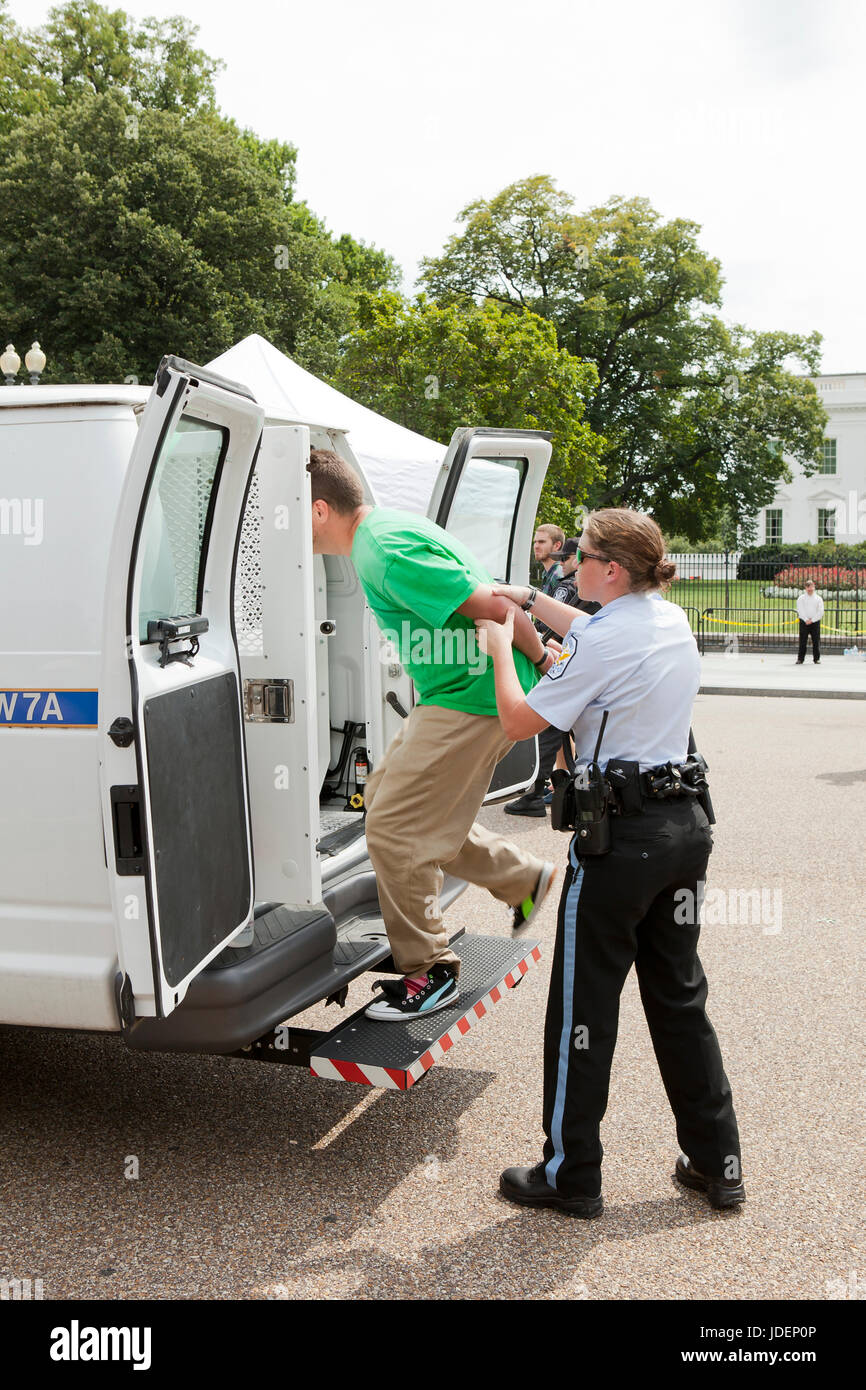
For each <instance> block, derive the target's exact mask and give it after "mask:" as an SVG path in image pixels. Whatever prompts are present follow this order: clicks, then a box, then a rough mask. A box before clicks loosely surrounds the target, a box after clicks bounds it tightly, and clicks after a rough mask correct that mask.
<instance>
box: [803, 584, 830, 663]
mask: <svg viewBox="0 0 866 1390" xmlns="http://www.w3.org/2000/svg"><path fill="white" fill-rule="evenodd" d="M797 616H798V618H799V619H800V648H799V651H798V652H797V665H798V666H802V665H803V662H804V661H805V660H806V640H807V638H809V637H811V639H812V660H813V661H814V663H815V665H816V666H817V665H818V662H819V661H820V660H821V647H820V638H821V619H822V618H823V616H824V600H823V599H822V597H821V595H820V594H816V593H815V581H814V579H807V580H806V588H805V590H804V591H803V593H802V594H801V595H800V597H799V598H798V599H797Z"/></svg>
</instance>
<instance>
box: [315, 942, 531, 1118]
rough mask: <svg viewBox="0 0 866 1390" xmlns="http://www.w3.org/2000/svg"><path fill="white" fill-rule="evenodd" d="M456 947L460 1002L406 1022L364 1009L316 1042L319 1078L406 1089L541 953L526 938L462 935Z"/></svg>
mask: <svg viewBox="0 0 866 1390" xmlns="http://www.w3.org/2000/svg"><path fill="white" fill-rule="evenodd" d="M453 945H454V951H455V954H456V955H457V956H459V958H460V978H459V980H458V985H459V988H460V997H459V999H458V1000H457V1002H456V1004H452V1005H451V1007H450V1008H447V1009H440V1010H439V1011H438V1012H437V1013H433V1014H428V1015H427V1016H426V1017H421V1018H413V1019H411V1020H408V1021H407V1022H405V1023H404V1022H402V1021H401V1022H399V1023H383V1022H381V1021H377V1020H375V1019H370V1018H366V1017H365V1015H364V1010H363V1009H362V1010H359V1012H358V1013H356V1014H354V1015H353V1016H352V1017H351V1018H349V1019H347V1020H346V1022H345V1023H343V1024H341V1025H340V1027H339V1028H336V1029H335V1030H334V1032H333V1033H329V1034H328V1035H327V1036H326V1037H325V1038H323V1039H322V1040H321V1041H320V1042H318V1043H316V1044H315V1046H314V1048H313V1053H312V1056H311V1058H310V1070H311V1071H312V1072H313V1074H314V1075H315V1076H321V1077H329V1078H331V1079H332V1080H342V1081H357V1082H360V1083H361V1084H362V1085H367V1086H390V1087H395V1088H397V1089H399V1090H406V1089H407V1088H408V1087H409V1086H411V1085H413V1084H414V1082H415V1081H417V1080H418V1079H419V1077H420V1076H423V1074H424V1072H425V1071H427V1070H429V1068H430V1067H431V1066H432V1065H433V1064H434V1062H436V1061H438V1060H439V1059H440V1058H441V1057H442V1056H444V1055H445V1053H446V1052H448V1051H449V1050H450V1048H451V1047H452V1046H453V1045H454V1043H455V1042H457V1041H459V1039H460V1037H462V1036H463V1035H465V1033H467V1032H468V1031H469V1029H470V1028H471V1027H473V1026H474V1025H475V1024H476V1023H477V1022H478V1021H479V1020H480V1019H481V1018H483V1017H484V1015H485V1014H486V1012H487V1011H488V1009H489V1008H490V1007H491V1005H492V1004H494V1003H497V1002H499V999H501V998H502V997H503V996H504V995H505V994H506V993H507V992H508V990H509V989H511V988H513V986H514V984H516V983H519V981H520V980H521V979H522V977H523V975H524V974H525V972H526V970H527V969H528V968H529V966H530V965H532V964H534V963H535V961H537V960H538V958H539V956H540V954H541V952H540V949H539V944H538V942H537V941H536V940H534V939H527V938H526V937H514V938H509V937H501V936H462V937H460V938H459V939H458V940H457V941H455V942H454V943H453ZM491 995H492V996H493V997H492V998H491V997H490V996H491ZM371 997H372V996H371ZM365 1007H366V1006H365Z"/></svg>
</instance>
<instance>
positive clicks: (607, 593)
mask: <svg viewBox="0 0 866 1390" xmlns="http://www.w3.org/2000/svg"><path fill="white" fill-rule="evenodd" d="M578 552H579V553H578V561H579V564H578V587H579V590H580V593H581V595H582V596H583V597H584V598H586V599H589V600H594V601H596V602H598V603H599V604H600V605H601V606H600V609H599V611H598V612H597V613H596V614H595V615H593V616H591V617H590V616H588V615H586V614H584V613H577V614H575V613H574V610H573V609H570V608H567V607H565V606H561V605H558V604H556V602H555V600H553V599H551V598H549V597H546V596H541V595H537V594H536V592H535V591H534V590H531V589H526V588H521V587H511V586H509V587H507V588H504V587H500V588H499V589H498V592H500V593H504V594H506V596H508V597H510V598H511V599H513V600H514V601H515V603H516V604H519V605H520V607H522V608H524V609H526V610H528V611H532V612H533V614H534V616H536V617H538V618H539V619H541V620H542V621H543V622H546V623H549V624H550V626H551V627H552V628H553V629H554V631H557V630H560V631H563V632H564V634H565V636H564V641H563V647H562V653H561V655H560V657H559V659H558V661H557V662H556V664H555V665H554V666H552V667H551V669H550V670H549V672H548V673H547V674H546V675H545V676H544V677H542V679H541V680H540V681H539V683H538V685H537V686H536V687H535V688H534V689H533V690H532V691H530V693H529V695H528V696H524V694H523V691H522V689H521V687H520V684H519V682H518V681H517V678H516V675H515V674H514V671H513V659H512V657H511V635H510V630H509V629H510V626H511V624H510V621H509V620H507V621H506V622H505V623H504V624H496V623H490V622H479V624H478V625H479V627H483V628H485V629H486V630H487V631H486V637H487V646H488V651H489V653H490V655H491V656H492V658H493V661H494V665H495V674H496V697H497V705H498V708H499V717H500V720H501V722H502V724H503V727H504V728H505V730H506V732H507V733H509V734H510V735H511V736H512V737H514V738H516V739H519V738H528V737H531V735H532V734H534V733H538V732H540V730H541V729H543V728H545V727H547V726H548V725H552V726H554V727H555V728H557V729H559V730H562V731H566V730H571V731H572V732H573V735H574V741H575V757H576V758H577V759H578V765H577V771H578V774H579V777H578V779H577V780H576V781H575V782H573V783H572V782H571V780H570V779H569V778H568V777H567V775H566V774H562V773H557V774H555V776H556V779H557V780H560V781H561V780H562V779H564V784H563V787H562V789H561V790H562V794H563V796H565V793H566V790H571V794H572V797H573V802H572V805H574V804H575V803H576V806H577V809H576V810H573V811H572V813H571V823H572V824H573V825H574V828H575V835H574V837H573V839H572V841H571V846H570V853H569V865H568V869H567V871H566V876H565V883H564V886H563V892H562V898H561V901H560V905H559V917H558V922H557V934H556V946H555V949H554V957H553V966H552V971H551V981H550V993H549V997H548V1005H547V1017H546V1022H545V1037H544V1107H543V1123H544V1132H545V1135H546V1139H545V1144H544V1150H543V1156H542V1160H541V1162H540V1163H537V1164H535V1166H534V1167H531V1168H509V1169H507V1170H506V1171H505V1172H504V1173H503V1174H502V1177H501V1179H500V1191H501V1192H502V1194H503V1195H504V1196H505V1197H507V1198H509V1199H510V1200H511V1201H514V1202H518V1203H521V1204H523V1205H526V1206H545V1207H553V1208H555V1209H557V1210H559V1211H562V1212H564V1213H566V1214H568V1215H570V1216H579V1217H593V1216H598V1215H600V1214H601V1212H602V1209H603V1204H602V1197H601V1160H602V1146H601V1142H600V1139H599V1125H600V1122H601V1119H602V1116H603V1115H604V1112H605V1110H606V1108H607V1099H608V1085H609V1080H610V1068H611V1063H612V1060H613V1053H614V1047H615V1044H616V1034H617V1023H618V1016H619V998H620V994H621V992H622V987H623V985H624V983H625V980H626V977H627V975H628V973H629V971H630V969H631V967H632V965H634V967H635V970H636V973H637V979H638V984H639V987H640V993H641V1000H642V1003H643V1007H644V1012H645V1014H646V1019H647V1024H648V1026H649V1031H650V1035H651V1037H652V1043H653V1048H654V1050H655V1054H656V1059H657V1061H658V1065H659V1069H660V1071H661V1075H662V1080H663V1082H664V1086H665V1090H666V1091H667V1095H668V1100H669V1101H670V1105H671V1109H672V1110H673V1113H674V1117H675V1120H676V1128H677V1137H678V1139H679V1142H680V1146H681V1148H682V1150H683V1152H682V1153H681V1154H680V1156H679V1158H678V1159H677V1163H676V1169H675V1177H676V1178H677V1180H678V1181H679V1182H681V1183H682V1184H683V1185H685V1186H687V1187H691V1188H695V1189H697V1190H698V1191H700V1192H702V1193H704V1194H705V1196H706V1197H707V1198H708V1200H709V1201H710V1203H711V1204H712V1205H714V1206H716V1207H720V1208H722V1207H734V1206H738V1205H739V1204H740V1203H741V1202H743V1201H744V1200H745V1190H744V1188H743V1182H742V1173H741V1165H740V1143H739V1135H738V1130H737V1122H736V1117H735V1115H734V1109H733V1103H732V1098H731V1088H730V1085H729V1084H728V1079H727V1077H726V1075H725V1071H724V1066H723V1064H722V1057H721V1053H720V1050H719V1044H718V1040H717V1038H716V1034H715V1032H714V1031H713V1027H712V1024H711V1023H710V1021H709V1019H708V1017H707V1014H706V1009H705V1003H706V997H707V982H706V978H705V976H704V972H703V968H702V966H701V963H700V960H699V958H698V953H697V945H698V936H699V933H700V923H699V905H700V888H699V885H702V884H703V882H704V881H705V879H706V869H707V862H708V860H709V855H710V851H711V849H712V833H711V830H710V821H709V818H708V815H707V812H706V810H705V809H704V807H707V808H708V809H710V811H711V807H710V804H709V801H708V795H707V790H706V781H705V779H704V778H703V776H702V766H703V765H702V764H701V762H700V760H696V759H695V758H694V757H691V756H690V754H689V749H690V725H691V715H692V706H693V703H694V698H695V695H696V694H697V691H698V688H699V685H700V662H699V657H698V652H697V647H696V645H695V640H694V637H693V635H692V633H691V630H690V628H689V624H688V621H687V619H686V616H685V613H684V612H683V610H682V609H681V608H679V607H678V606H677V605H675V604H671V603H668V602H666V601H665V600H664V599H663V598H662V596H661V593H660V588H661V587H662V586H664V585H666V584H667V583H668V582H669V581H670V580H671V579H672V578H673V575H674V573H675V567H674V565H673V564H672V563H671V562H669V561H666V560H665V558H664V541H663V538H662V534H661V532H660V531H659V528H658V526H657V525H656V523H655V522H654V521H653V520H652V519H651V518H650V517H647V516H643V515H642V514H640V513H638V512H632V511H628V510H624V509H606V510H603V511H599V512H595V513H592V514H591V515H590V516H589V517H588V518H587V521H586V523H585V526H584V529H583V533H582V534H581V536H580V540H579V547H578ZM509 616H510V615H509ZM600 733H601V743H599V734H600ZM597 748H598V750H599V751H598V754H597V756H596V757H595V760H594V762H593V759H594V755H595V754H596V749H597ZM581 760H589V762H588V763H587V762H585V761H581ZM576 787H586V788H589V790H585V791H574V790H573V788H576ZM559 792H560V789H559V788H558V791H557V795H559ZM563 804H564V805H566V806H567V805H568V804H569V803H568V799H567V797H566V799H565V801H564V803H563ZM602 806H603V807H604V810H603V812H602V811H601V810H600V808H601V807H602ZM587 807H590V808H592V809H591V810H586V809H585V808H587Z"/></svg>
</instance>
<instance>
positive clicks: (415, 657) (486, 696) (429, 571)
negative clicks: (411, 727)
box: [352, 507, 538, 714]
mask: <svg viewBox="0 0 866 1390" xmlns="http://www.w3.org/2000/svg"><path fill="white" fill-rule="evenodd" d="M352 564H353V565H354V566H355V569H356V571H357V574H358V578H359V579H360V581H361V584H362V586H363V589H364V593H365V594H366V596H367V602H368V603H369V605H370V607H371V608H372V610H373V613H374V614H375V617H376V621H377V622H378V624H379V627H380V628H381V629H382V632H383V634H384V636H385V638H386V639H387V640H389V641H390V642H392V643H393V645H394V647H395V648H396V650H397V651H398V652H399V654H400V660H401V662H402V663H403V665H404V666H405V668H406V670H407V671H408V672H409V675H410V676H411V677H412V679H413V681H414V682H415V685H416V688H417V690H418V696H419V704H422V705H442V706H444V708H445V709H459V710H465V711H466V713H467V714H496V689H495V686H494V680H493V662H492V661H490V660H489V658H488V657H486V656H485V654H484V652H482V651H481V650H480V648H479V646H478V641H477V635H476V631H475V624H474V623H473V622H472V619H471V618H465V617H464V616H463V614H462V613H458V612H456V611H455V610H456V609H458V608H459V607H460V605H461V603H465V602H466V600H467V599H468V598H469V595H470V594H471V593H473V591H474V590H475V589H477V588H478V585H479V584H492V583H493V580H492V579H491V577H490V575H489V574H488V573H487V571H486V570H485V569H484V567H483V565H480V564H479V563H478V561H477V560H476V559H475V556H474V555H473V554H472V552H471V550H468V549H467V547H466V546H465V545H463V543H462V541H459V540H457V539H456V537H454V536H449V534H448V532H447V531H443V530H442V527H441V526H437V525H435V523H434V522H432V521H428V520H427V518H426V517H423V516H417V515H415V514H414V513H413V512H398V511H392V510H391V509H390V508H387V507H374V508H373V510H372V511H371V512H370V513H369V514H368V515H367V516H366V517H365V518H364V520H363V521H362V522H361V524H360V526H359V527H358V529H357V531H356V532H355V539H354V541H353V543H352ZM514 664H515V666H516V668H517V675H518V679H519V680H520V684H521V685H522V687H523V689H524V691H525V692H529V691H530V690H531V689H532V687H533V686H534V685H535V682H536V680H537V679H538V676H537V672H536V670H535V667H534V666H533V665H532V662H531V661H530V660H529V658H528V657H525V656H524V655H523V653H522V652H519V651H517V649H516V648H515V651H514Z"/></svg>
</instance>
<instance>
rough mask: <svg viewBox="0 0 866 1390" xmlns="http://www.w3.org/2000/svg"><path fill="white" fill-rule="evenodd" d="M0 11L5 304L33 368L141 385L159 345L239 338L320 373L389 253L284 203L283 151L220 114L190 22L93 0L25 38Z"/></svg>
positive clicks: (213, 349)
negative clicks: (28, 346) (31, 345)
mask: <svg viewBox="0 0 866 1390" xmlns="http://www.w3.org/2000/svg"><path fill="white" fill-rule="evenodd" d="M0 3H2V0H0ZM0 20H2V24H3V26H4V27H3V33H4V37H8V38H9V40H10V53H11V54H12V56H11V57H8V56H6V57H4V62H5V63H6V68H5V69H3V70H2V72H3V74H4V82H3V86H2V88H0V95H2V104H0V121H2V122H4V123H5V124H4V125H0V130H3V129H5V134H0V206H2V207H3V209H4V236H3V239H2V242H0V313H2V321H3V325H4V332H5V333H8V334H9V336H10V337H12V338H13V340H18V341H20V342H25V343H26V342H27V341H28V340H29V339H31V338H32V337H38V338H40V340H41V341H42V343H43V346H44V347H45V349H46V352H47V353H48V357H49V366H48V371H47V372H46V380H51V379H61V380H67V381H76V380H78V381H84V380H101V381H105V380H116V379H118V378H120V379H123V378H125V377H130V376H137V377H140V378H141V379H142V380H147V379H149V378H150V377H152V375H153V372H154V369H155V367H156V364H157V363H158V361H159V359H160V357H161V355H162V353H163V352H164V351H166V350H171V351H174V352H177V353H179V354H181V355H183V356H186V357H189V358H190V359H191V360H192V361H199V362H204V361H207V360H208V359H209V358H210V357H212V356H215V355H216V354H217V353H219V352H221V351H223V350H224V349H225V348H226V347H228V346H230V345H231V344H232V343H235V342H237V341H238V339H240V338H242V337H244V336H245V335H246V334H248V333H252V332H258V333H262V334H263V335H264V336H266V337H268V338H269V339H270V340H271V341H272V342H274V343H276V344H277V345H278V346H279V347H281V348H282V349H284V350H285V351H288V352H290V353H292V355H293V356H295V357H297V358H298V360H299V361H301V362H302V363H303V365H304V366H307V367H309V368H310V369H311V370H313V371H319V372H328V371H330V370H332V369H333V367H334V366H335V364H336V360H337V356H338V354H339V349H340V342H341V340H342V338H343V336H344V334H345V333H346V331H347V330H348V328H349V327H350V326H351V324H352V322H353V321H354V315H355V305H356V302H357V298H358V295H359V293H360V292H361V291H362V290H373V291H376V290H379V289H381V288H384V287H386V286H389V285H391V284H393V283H394V280H395V278H396V269H395V266H394V263H393V261H392V260H391V258H390V257H388V256H387V255H385V253H384V252H382V251H379V250H378V249H376V248H374V247H368V246H365V245H363V244H362V243H359V242H356V241H354V240H353V239H352V238H351V237H349V236H343V237H341V238H339V239H337V238H335V237H333V236H332V235H331V234H330V233H329V232H328V230H327V229H326V227H325V226H324V225H323V223H322V222H321V220H320V219H319V218H317V217H316V216H315V215H314V214H313V213H312V212H311V211H310V209H309V208H308V207H307V206H306V204H304V203H303V202H298V201H296V200H295V198H294V187H295V159H296V150H295V148H294V146H293V145H291V144H288V143H286V142H281V141H277V140H269V141H263V140H260V139H259V138H258V137H257V136H256V135H254V134H253V133H252V132H251V131H242V130H239V129H238V127H237V126H236V125H235V123H234V122H232V121H230V120H226V119H225V118H224V117H222V116H221V115H220V114H219V113H218V111H217V110H216V109H215V106H214V92H213V76H214V74H215V72H216V70H217V68H218V66H219V65H218V64H217V63H215V62H214V61H213V60H211V59H210V58H208V56H207V55H206V54H205V53H203V52H202V50H200V49H198V48H196V47H195V44H194V38H195V33H196V31H195V29H193V28H192V27H191V26H189V24H188V23H187V21H186V20H183V19H169V20H165V21H156V20H145V21H143V22H142V23H141V24H140V25H138V26H136V25H134V24H133V22H132V20H131V19H130V18H129V17H128V16H127V15H125V14H124V13H123V12H122V11H120V10H117V11H109V10H107V9H105V8H104V7H102V6H100V5H97V4H95V3H93V0H71V3H69V4H67V5H65V6H63V7H62V8H61V9H56V10H53V11H52V12H51V16H50V18H49V22H48V24H47V25H46V27H45V28H44V29H43V30H41V31H39V32H38V33H37V34H35V35H23V34H21V33H20V31H17V30H15V29H14V26H11V24H10V22H9V21H8V19H7V18H6V17H5V15H4V14H3V12H2V11H0ZM4 53H5V50H4ZM16 64H17V67H16ZM7 79H8V80H7ZM15 93H17V96H15V95H14V94H15ZM13 98H14V99H13Z"/></svg>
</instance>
